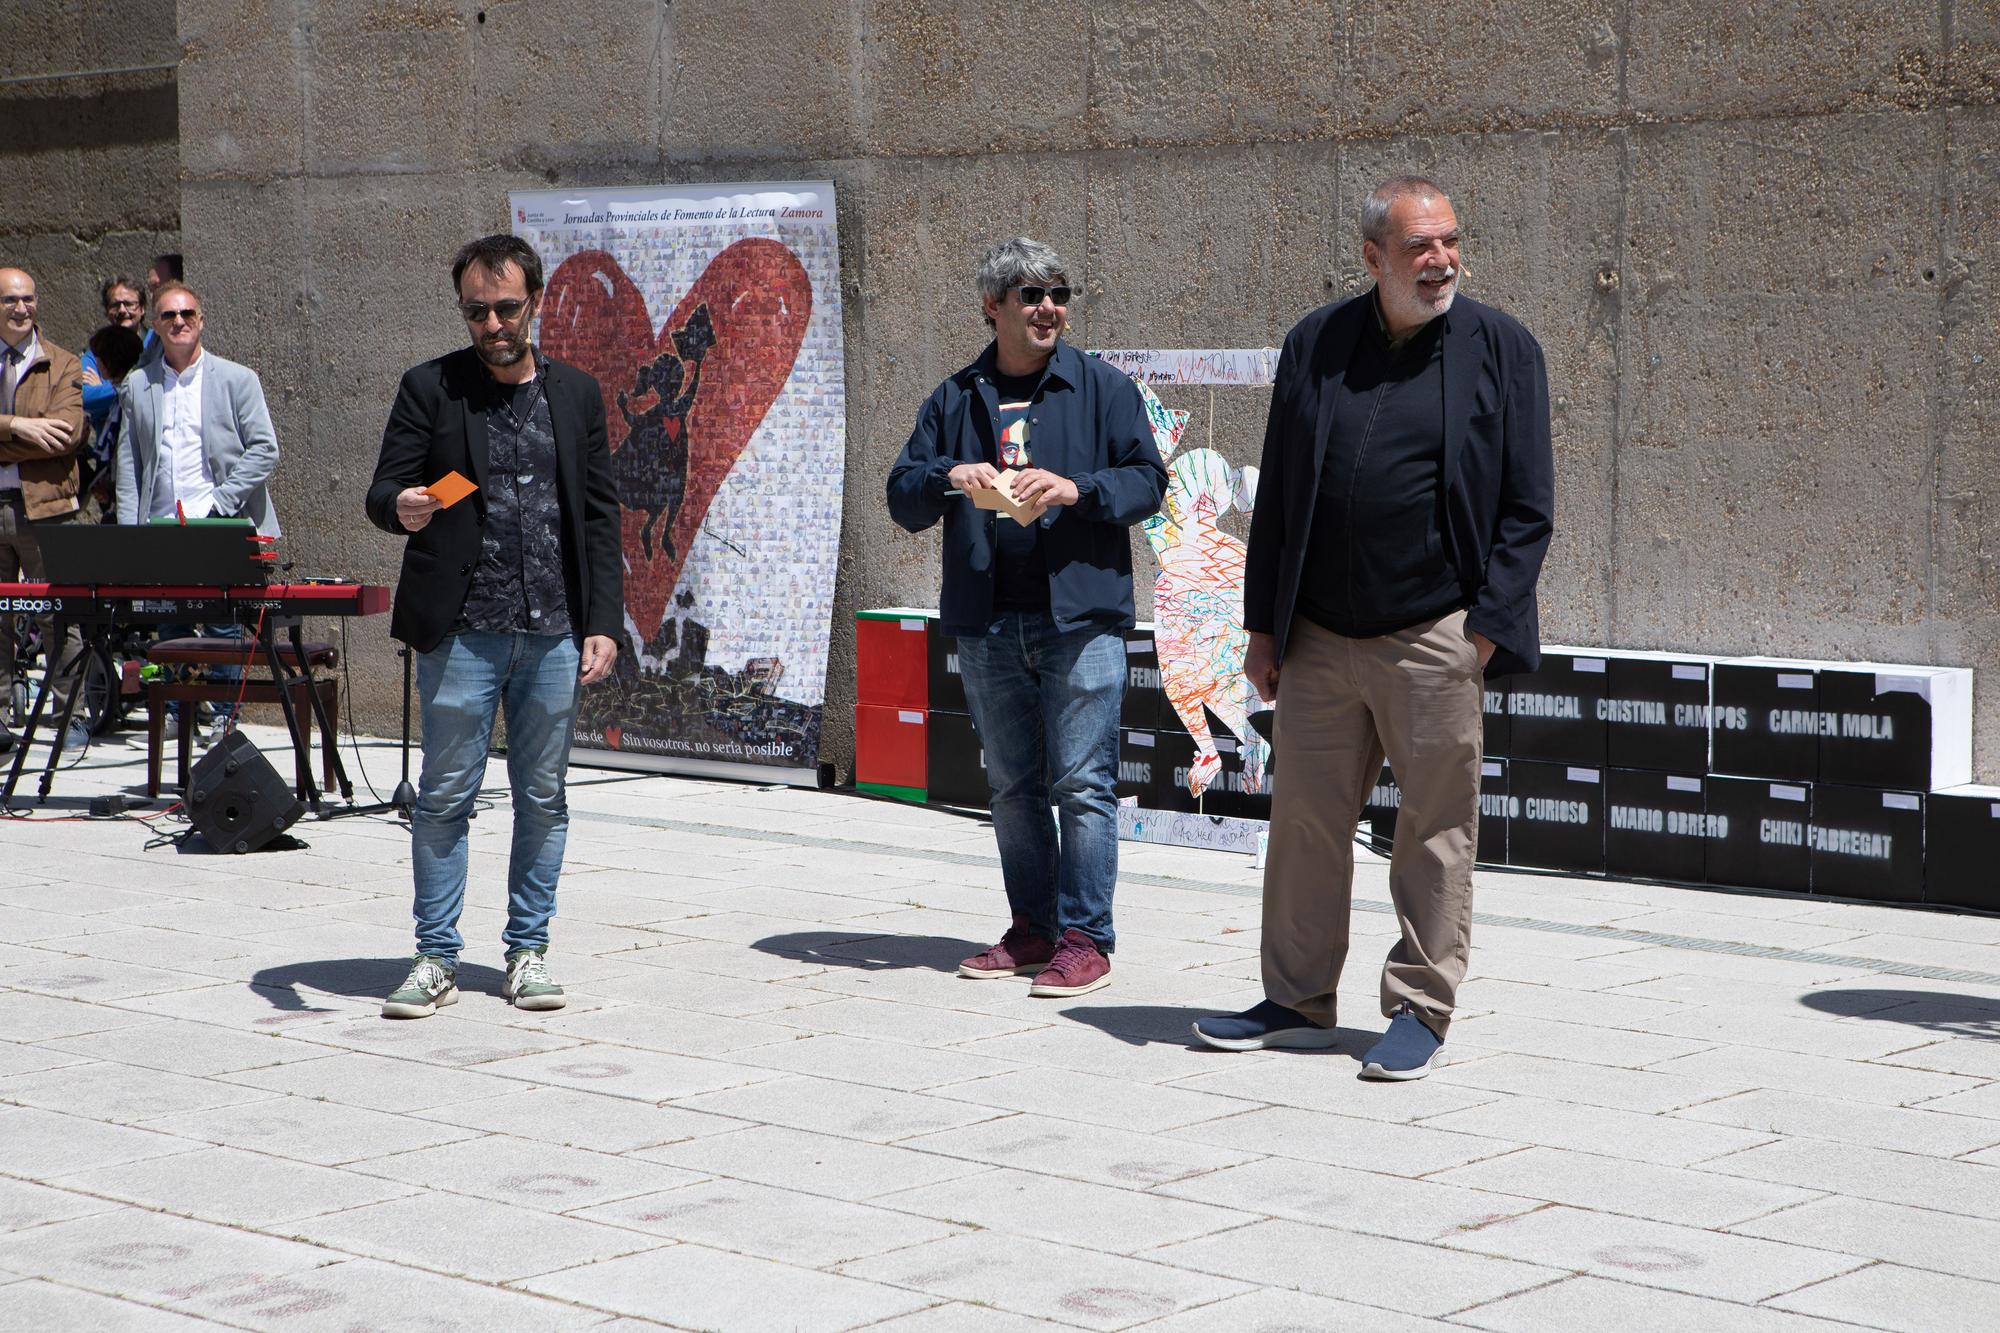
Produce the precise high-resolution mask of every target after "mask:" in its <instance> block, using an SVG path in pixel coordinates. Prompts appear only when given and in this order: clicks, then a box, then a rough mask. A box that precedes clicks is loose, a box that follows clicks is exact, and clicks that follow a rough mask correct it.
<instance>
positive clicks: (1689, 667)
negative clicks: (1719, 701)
mask: <svg viewBox="0 0 2000 1333" xmlns="http://www.w3.org/2000/svg"><path fill="white" fill-rule="evenodd" d="M1674 679H1675V680H1707V679H1708V668H1707V667H1705V666H1703V665H1702V664H1701V663H1699V662H1676V663H1674Z"/></svg>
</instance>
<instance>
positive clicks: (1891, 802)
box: [1882, 791, 1922, 810]
mask: <svg viewBox="0 0 2000 1333" xmlns="http://www.w3.org/2000/svg"><path fill="white" fill-rule="evenodd" d="M1921 805H1922V802H1920V801H1919V800H1917V798H1916V797H1914V796H1911V795H1909V794H1908V793H1907V792H1900V791H1885V792H1883V793H1882V808H1883V809H1884V810H1915V809H1918V808H1920V807H1921Z"/></svg>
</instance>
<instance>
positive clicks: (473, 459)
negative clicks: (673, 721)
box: [367, 235, 625, 1018]
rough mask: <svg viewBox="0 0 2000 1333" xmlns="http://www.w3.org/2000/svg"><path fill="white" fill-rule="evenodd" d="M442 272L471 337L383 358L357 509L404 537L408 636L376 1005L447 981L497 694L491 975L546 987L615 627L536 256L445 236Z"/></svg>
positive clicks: (397, 621) (617, 557) (583, 435)
mask: <svg viewBox="0 0 2000 1333" xmlns="http://www.w3.org/2000/svg"><path fill="white" fill-rule="evenodd" d="M451 276H452V282H453V284H454V286H455V287H456V289H457V293H458V310H459V314H460V315H461V316H463V317H464V319H465V323H466V327H467V329H468V331H469V332H470V334H471V336H472V344H471V346H469V347H463V348H460V349H459V350H458V351H456V352H451V353H448V354H447V355H445V356H441V357H438V358H437V359H436V360H434V361H426V362H425V363H424V364H422V365H420V366H417V367H416V368H415V369H413V370H411V371H409V372H408V373H407V374H405V375H404V376H403V382H402V385H401V387H400V388H398V390H397V392H396V403H395V406H394V407H392V408H391V409H390V411H389V424H388V428H387V429H386V430H384V432H383V434H382V452H381V456H380V458H379V459H378V460H377V462H376V464H375V479H374V482H373V484H371V485H370V486H369V488H368V501H367V507H368V517H369V519H370V520H372V521H373V522H374V524H375V525H376V526H377V527H379V528H381V529H382V530H383V531H385V532H390V533H394V534H396V535H398V536H403V537H406V538H407V540H406V541H405V542H404V544H403V572H402V577H401V579H400V580H399V581H398V582H397V585H396V604H395V610H394V613H393V615H392V617H391V623H390V632H391V633H392V634H394V635H395V636H396V637H397V638H398V639H401V640H402V641H403V642H404V643H407V644H409V645H410V647H411V648H412V649H413V650H414V651H415V652H417V654H418V658H417V679H418V685H419V692H420V695H421V699H422V707H423V730H424V742H423V743H424V764H423V775H422V778H421V779H420V781H419V783H418V791H417V805H416V809H415V810H414V811H413V812H412V814H411V817H410V831H411V841H412V843H413V848H414V862H415V877H416V902H415V917H416V923H417V956H416V958H415V959H414V960H413V965H412V967H411V969H410V974H409V977H408V978H407V979H406V980H405V981H404V982H403V984H402V986H400V987H399V988H397V990H395V991H394V992H393V993H392V994H390V995H389V997H388V999H387V1000H386V1001H385V1002H384V1003H383V1006H382V1014H383V1016H384V1017H386V1018H424V1017H428V1016H429V1015H431V1014H433V1013H436V1012H437V1009H438V1007H439V1006H440V1005H446V1004H451V1003H453V1002H454V1001H455V1000H456V999H457V998H458V990H457V980H456V978H457V972H458V956H459V951H460V950H461V948H463V945H464V941H463V939H462V938H461V937H460V935H459V933H458V918H459V913H460V912H461V910H462V909H463V908H464V906H465V879H466V821H467V820H468V819H469V818H470V817H471V815H472V807H473V803H474V801H475V800H476V798H477V797H478V795H479V788H480V785H481V783H482V782H483V781H484V779H485V776H486V754H487V747H488V744H489V742H490V741H491V739H492V736H493V721H494V717H495V715H496V713H497V712H498V711H499V710H500V709H501V708H503V707H504V708H505V709H506V714H507V779H508V785H509V786H510V787H511V788H512V789H513V795H514V841H513V851H512V856H511V859H510V860H509V863H508V869H507V926H506V929H505V931H504V932H503V933H502V935H501V939H502V941H503V943H504V944H505V946H506V950H507V977H506V981H505V983H504V986H503V988H502V993H503V994H504V995H505V996H506V998H507V999H508V1001H509V1002H510V1003H512V1004H514V1005H515V1006H517V1007H519V1008H522V1009H534V1010H542V1009H560V1008H562V1007H563V1005H564V1004H565V1003H566V1000H565V998H564V996H563V991H562V987H561V986H559V985H557V984H556V983H555V981H554V980H553V979H552V978H551V977H550V975H549V970H548V964H547V961H546V957H545V955H546V954H547V952H548V947H549V922H550V920H551V919H552V918H553V917H554V915H555V906H556V880H557V878H558V877H559V876H560V874H561V872H562V857H563V844H564V841H565V839H566V837H567V835H568V830H569V806H568V804H567V801H566V798H565V795H564V777H565V773H566V770H567V769H568V767H569V748H570V728H571V723H572V722H573V720H574V719H575V717H576V705H577V698H578V696H579V693H580V687H581V686H583V685H592V684H595V683H596V682H598V681H600V680H603V679H604V678H605V677H606V676H607V675H609V674H610V673H611V668H612V664H613V663H614V662H615V661H616V660H617V658H618V646H619V642H620V640H621V639H623V637H624V632H625V610H624V606H625V596H624V557H623V553H622V550H621V547H620V537H619V512H618V493H617V486H616V483H615V481H614V479H613V474H612V470H611V452H610V447H609V445H608V444H607V442H606V439H605V432H604V396H603V394H602V392H601V391H600V390H599V388H598V384H597V381H596V380H594V379H592V378H591V377H590V376H589V375H587V374H585V373H584V372H582V371H580V370H577V369H576V368H574V367H572V366H567V365H564V364H563V363H561V362H559V361H554V360H551V359H550V358H548V357H546V356H544V355H542V354H541V352H540V351H538V350H537V349H536V348H535V346H534V345H533V344H532V343H531V342H530V341H529V338H528V329H529V325H530V324H531V322H532V321H533V320H534V317H535V310H536V307H537V305H538V303H539V301H540V298H541V293H542V261H541V257H540V256H538V255H537V254H536V253H535V251H534V249H533V248H532V247H530V246H529V245H528V244H527V243H526V242H524V241H522V240H520V239H519V238H517V237H514V236H506V235H499V236H488V237H485V238H483V239H481V240H477V241H472V242H470V243H468V244H467V245H466V246H465V247H464V248H463V249H461V250H460V251H459V252H458V256H457V258H456V260H455V261H454V262H453V264H452V271H451ZM453 472H457V473H459V474H460V475H461V476H464V477H466V478H469V479H470V480H471V481H472V482H473V483H475V485H476V486H477V487H478V489H477V490H475V491H474V492H472V494H471V495H470V496H469V497H467V498H465V499H463V500H460V501H458V502H457V503H455V504H450V505H447V504H445V503H443V502H442V501H440V500H439V499H438V497H436V496H434V495H432V494H431V493H430V491H429V490H428V489H427V488H428V487H429V486H430V485H431V484H432V483H435V482H437V481H440V480H442V479H443V478H444V477H446V476H447V475H448V474H450V473H453Z"/></svg>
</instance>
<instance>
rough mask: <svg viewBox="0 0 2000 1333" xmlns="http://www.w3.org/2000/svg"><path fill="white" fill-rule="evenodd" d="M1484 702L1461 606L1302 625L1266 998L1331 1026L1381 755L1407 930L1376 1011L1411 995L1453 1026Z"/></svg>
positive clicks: (1278, 815)
mask: <svg viewBox="0 0 2000 1333" xmlns="http://www.w3.org/2000/svg"><path fill="white" fill-rule="evenodd" d="M1482 701H1483V687H1482V685H1481V683H1480V672H1479V654H1478V650H1477V649H1476V648H1475V647H1474V646H1473V644H1472V641H1471V640H1470V639H1469V638H1467V637H1466V633H1465V612H1463V611H1454V612H1452V613H1451V614H1449V615H1446V616H1442V617H1440V618H1438V619H1436V620H1433V621H1429V622H1427V623H1425V624H1422V625H1416V626H1412V627H1411V628H1409V629H1406V630H1401V631H1399V632H1397V633H1395V634H1384V635H1381V636H1379V637H1377V638H1372V639H1349V638H1344V637H1342V636H1341V635H1338V634H1334V633H1332V632H1331V631H1328V630H1324V629H1321V628H1320V627H1319V626H1318V625H1315V624H1313V623H1312V622H1311V621H1308V620H1306V619H1305V618H1304V617H1303V616H1302V617H1300V618H1298V619H1297V620H1295V621H1293V622H1292V635H1291V641H1290V643H1289V644H1288V645H1287V647H1286V651H1285V660H1284V664H1283V666H1282V667H1281V669H1280V671H1279V674H1278V711H1277V732H1276V735H1275V737H1274V738H1273V750H1274V759H1275V764H1276V767H1275V770H1274V774H1273V776H1274V779H1275V780H1274V781H1273V783H1272V807H1271V834H1270V846H1269V852H1268V859H1267V860H1266V862H1265V870H1264V943H1263V962H1264V994H1265V995H1266V996H1267V997H1268V998H1270V999H1272V1000H1275V1001H1277V1002H1278V1003H1279V1004H1282V1005H1285V1006H1287V1007H1288V1008H1291V1009H1296V1010H1298V1011H1299V1012H1300V1013H1302V1014H1304V1015H1305V1016H1306V1017H1307V1018H1310V1019H1311V1020H1312V1021H1313V1022H1315V1023H1318V1024H1320V1025H1321V1026H1323V1027H1332V1026H1334V1023H1335V1010H1336V1002H1335V995H1334V992H1335V989H1336V987H1337V986H1338V985H1339V983H1340V969H1341V965H1342V964H1343V963H1344V962H1346V960H1347V940H1348V914H1349V911H1350V906H1351V904H1352V902H1353V890H1354V829H1355V825H1356V824H1357V823H1358V822H1359V821H1360V818H1361V808H1362V805H1363V804H1364V803H1365V801H1366V800H1367V797H1368V793H1369V791H1370V790H1371V789H1373V787H1374V785H1375V782H1376V779H1377V778H1378V777H1379V776H1380V774H1381V771H1382V760H1383V757H1384V755H1385V754H1386V756H1387V758H1388V760H1389V765H1390V767H1391V768H1393V769H1394V770H1395V773H1396V782H1397V785H1398V786H1399V787H1400V788H1401V789H1402V793H1403V805H1402V808H1401V810H1399V811H1398V812H1397V815H1396V839H1395V845H1394V849H1393V851H1392V852H1391V855H1390V860H1389V893H1390V896H1391V897H1392V898H1393V899H1394V900H1395V906H1396V918H1397V920H1398V921H1399V922H1400V923H1401V925H1402V936H1401V938H1400V939H1398V940H1397V941H1396V943H1395V946H1394V947H1393V948H1391V949H1390V950H1389V961H1388V963H1387V965H1386V966H1384V967H1383V969H1382V1013H1383V1014H1384V1016H1387V1015H1390V1014H1393V1013H1394V1012H1395V1011H1396V1009H1397V1008H1398V1007H1400V1006H1401V1005H1403V1004H1404V1003H1406V1002H1407V1003H1408V1004H1409V1005H1410V1006H1411V1007H1413V1008H1414V1009H1415V1010H1416V1013H1417V1016H1418V1017H1419V1018H1421V1019H1422V1020H1423V1021H1424V1023H1425V1024H1426V1025H1427V1026H1429V1027H1430V1029H1431V1030H1432V1031H1434V1032H1436V1033H1437V1034H1438V1036H1439V1037H1443V1036H1444V1034H1445V1029H1446V1028H1447V1027H1448V1026H1450V1023H1451V1014H1452V1008H1453V1005H1454V1003H1455V1001H1456V999H1457V994H1458V984H1459V982H1460V981H1462V980H1464V978H1465V968H1466V961H1467V958H1468V955H1469V954H1470V951H1471V947H1472V861H1473V857H1474V854H1475V852H1476V850H1477V848H1478V843H1479V760H1480V748H1481V739H1482V733H1483V723H1484V719H1483V715H1482V712H1481V704H1482Z"/></svg>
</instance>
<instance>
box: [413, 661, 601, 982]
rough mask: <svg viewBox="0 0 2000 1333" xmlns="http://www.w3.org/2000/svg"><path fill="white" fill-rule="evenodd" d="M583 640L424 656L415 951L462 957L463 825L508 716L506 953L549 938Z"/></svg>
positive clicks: (564, 833) (564, 832)
mask: <svg viewBox="0 0 2000 1333" xmlns="http://www.w3.org/2000/svg"><path fill="white" fill-rule="evenodd" d="M577 664H578V654H577V647H576V643H575V642H574V641H573V640H572V639H571V638H570V637H569V636H568V635H566V634H561V635H558V634H490V633H486V632H485V631H482V630H468V631H465V632H464V633H460V634H448V635H446V636H445V638H444V642H442V643H440V644H439V645H438V646H437V647H436V648H433V649H432V650H431V651H430V652H427V653H419V654H417V693H418V697H419V698H420V699H421V701H422V706H423V722H424V769H423V776H422V777H421V778H419V779H418V782H417V806H416V809H415V810H414V811H412V812H411V815H410V837H411V842H412V843H413V844H414V854H413V860H414V862H415V866H416V880H417V897H416V909H415V914H416V919H417V951H418V952H419V953H427V954H431V955H433V956H435V957H438V958H450V959H454V960H455V959H456V958H457V957H458V952H459V950H460V949H461V948H463V947H464V945H465V941H464V940H463V939H462V938H461V937H460V936H459V933H458V917H459V913H460V912H461V911H463V910H464V908H465V873H466V821H467V820H469V819H470V818H471V817H472V807H473V803H474V802H475V801H476V800H477V799H478V796H479V788H480V785H481V783H483V782H484V781H485V779H486V754H487V750H488V747H489V746H490V745H491V744H492V741H493V719H494V717H495V715H496V714H497V713H498V712H499V710H500V709H501V708H503V707H504V708H505V709H506V710H507V785H508V787H509V788H511V789H512V791H513V796H514V846H513V854H512V856H511V857H510V858H509V860H508V863H507V929H506V930H505V931H504V932H502V934H501V936H500V938H501V940H502V941H503V942H504V943H505V944H506V946H507V949H508V951H509V952H512V951H513V950H515V949H540V948H543V947H545V946H546V945H547V944H548V942H549V920H550V918H552V917H553V916H555V914H556V879H557V878H558V877H559V876H560V875H561V874H562V859H563V844H564V842H565V841H566V840H567V839H568V836H569V800H568V797H567V796H566V795H565V794H564V790H563V779H564V775H565V774H566V772H567V771H568V769H569V745H570V736H571V724H572V723H573V722H574V720H575V718H576V700H577V690H578V686H577Z"/></svg>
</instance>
